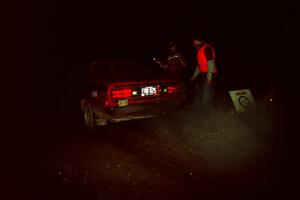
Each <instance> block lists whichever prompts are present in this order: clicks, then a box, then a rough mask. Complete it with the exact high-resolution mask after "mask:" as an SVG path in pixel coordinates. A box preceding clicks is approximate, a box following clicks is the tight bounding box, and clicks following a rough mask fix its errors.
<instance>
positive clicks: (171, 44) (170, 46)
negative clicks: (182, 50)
mask: <svg viewBox="0 0 300 200" xmlns="http://www.w3.org/2000/svg"><path fill="white" fill-rule="evenodd" d="M177 52H178V45H177V43H176V42H173V41H169V42H168V53H170V54H175V53H177Z"/></svg>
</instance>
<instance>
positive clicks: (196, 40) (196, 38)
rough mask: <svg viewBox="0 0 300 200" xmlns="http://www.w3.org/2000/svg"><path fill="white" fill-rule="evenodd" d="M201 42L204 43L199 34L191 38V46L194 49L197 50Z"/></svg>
mask: <svg viewBox="0 0 300 200" xmlns="http://www.w3.org/2000/svg"><path fill="white" fill-rule="evenodd" d="M203 42H204V39H203V36H202V35H201V34H197V35H195V36H194V37H193V38H192V45H193V47H195V48H198V47H199V46H200V45H201V44H202V43H203Z"/></svg>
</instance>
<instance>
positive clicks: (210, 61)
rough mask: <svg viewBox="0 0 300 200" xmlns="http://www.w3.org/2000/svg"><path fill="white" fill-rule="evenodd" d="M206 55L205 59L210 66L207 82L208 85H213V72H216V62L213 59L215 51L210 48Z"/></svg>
mask: <svg viewBox="0 0 300 200" xmlns="http://www.w3.org/2000/svg"><path fill="white" fill-rule="evenodd" d="M204 53H205V57H206V59H207V64H208V71H207V75H206V80H207V82H208V83H211V81H212V79H213V72H214V70H215V62H214V59H213V50H212V49H211V48H210V47H208V48H205V51H204Z"/></svg>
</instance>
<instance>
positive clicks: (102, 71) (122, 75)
mask: <svg viewBox="0 0 300 200" xmlns="http://www.w3.org/2000/svg"><path fill="white" fill-rule="evenodd" d="M89 77H90V79H92V80H105V81H142V80H149V79H152V80H156V79H162V78H163V74H162V70H161V69H160V68H159V67H158V66H157V65H156V64H155V63H153V62H151V61H150V62H147V61H132V60H113V61H112V60H109V61H100V62H95V63H93V64H91V66H90V70H89Z"/></svg>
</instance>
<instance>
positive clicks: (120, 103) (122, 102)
mask: <svg viewBox="0 0 300 200" xmlns="http://www.w3.org/2000/svg"><path fill="white" fill-rule="evenodd" d="M127 105H128V99H121V100H119V101H118V106H120V107H122V106H127Z"/></svg>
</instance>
